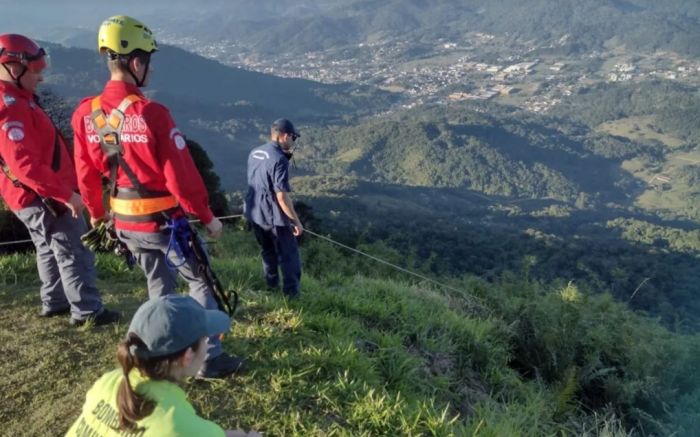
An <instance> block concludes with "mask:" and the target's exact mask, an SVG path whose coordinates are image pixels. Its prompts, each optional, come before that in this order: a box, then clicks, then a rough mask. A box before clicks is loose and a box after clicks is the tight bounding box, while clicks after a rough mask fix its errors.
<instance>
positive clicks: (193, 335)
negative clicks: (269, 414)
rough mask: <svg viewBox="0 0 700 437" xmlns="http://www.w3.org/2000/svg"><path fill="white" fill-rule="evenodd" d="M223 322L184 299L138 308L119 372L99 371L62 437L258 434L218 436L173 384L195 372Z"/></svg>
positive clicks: (221, 432) (162, 299) (119, 351)
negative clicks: (81, 405) (78, 413)
mask: <svg viewBox="0 0 700 437" xmlns="http://www.w3.org/2000/svg"><path fill="white" fill-rule="evenodd" d="M230 325H231V322H230V319H229V318H228V316H227V315H226V314H225V313H223V312H221V311H218V310H206V309H204V308H203V307H202V306H201V305H200V304H199V303H197V301H195V300H194V299H192V298H191V297H189V296H178V295H167V296H163V297H159V298H156V299H152V300H149V301H148V302H146V303H145V304H143V305H142V306H141V307H140V308H139V309H138V310H137V311H136V314H134V318H133V320H132V321H131V325H130V326H129V331H128V333H127V337H126V339H125V340H124V341H122V342H121V343H120V344H119V346H118V348H117V359H118V360H119V364H120V365H121V368H120V369H117V370H113V371H111V372H108V373H106V374H104V375H103V376H102V377H101V378H100V379H99V380H97V382H96V383H95V384H94V385H93V386H92V388H91V389H90V390H89V391H88V393H87V396H86V401H85V404H84V405H83V409H82V412H81V415H80V417H78V420H76V422H75V423H74V424H73V426H71V428H70V429H69V430H68V433H67V437H78V436H83V435H90V436H105V437H108V436H114V437H117V436H141V437H149V436H153V437H154V436H159V437H167V436H226V437H232V436H248V437H255V436H259V435H260V434H258V433H257V432H252V431H251V432H250V433H245V432H242V431H238V430H236V431H224V430H223V429H222V428H221V427H220V426H219V425H217V424H215V423H213V422H210V421H208V420H205V419H203V418H201V417H199V416H198V415H197V413H196V412H195V410H194V408H193V407H192V405H191V404H190V403H189V401H188V400H187V396H186V394H185V392H184V391H183V390H182V389H181V388H180V387H179V386H178V385H177V382H178V381H181V380H182V379H183V378H185V377H188V376H194V375H196V374H197V372H198V371H199V369H200V368H201V367H202V365H203V363H204V360H205V358H206V354H207V347H206V346H207V338H208V337H210V336H214V335H219V334H221V333H224V332H227V331H228V330H229V327H230Z"/></svg>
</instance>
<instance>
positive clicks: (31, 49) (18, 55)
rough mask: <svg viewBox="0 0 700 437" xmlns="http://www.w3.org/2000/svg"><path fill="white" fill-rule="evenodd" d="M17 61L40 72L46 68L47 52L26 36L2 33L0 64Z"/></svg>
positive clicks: (0, 38) (0, 39) (0, 37)
mask: <svg viewBox="0 0 700 437" xmlns="http://www.w3.org/2000/svg"><path fill="white" fill-rule="evenodd" d="M11 62H17V63H20V64H22V65H24V66H25V67H27V68H28V69H29V70H31V71H33V72H35V73H38V72H40V71H41V70H43V69H44V68H46V52H45V51H44V49H42V48H41V47H39V45H38V44H37V43H35V42H34V41H32V40H31V39H29V38H27V37H26V36H22V35H18V34H16V33H6V34H4V35H0V64H8V63H11Z"/></svg>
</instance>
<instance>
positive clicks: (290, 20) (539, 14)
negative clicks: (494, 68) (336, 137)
mask: <svg viewBox="0 0 700 437" xmlns="http://www.w3.org/2000/svg"><path fill="white" fill-rule="evenodd" d="M259 3H260V4H258V5H256V8H253V9H251V8H249V7H248V5H247V3H246V2H244V1H238V2H233V4H232V5H227V7H228V8H233V10H236V8H238V9H240V10H241V13H240V14H235V13H234V14H231V15H223V16H222V15H220V14H217V12H216V11H217V8H216V7H214V8H212V9H213V10H212V12H210V13H209V14H207V13H203V14H202V15H200V16H197V17H194V19H193V18H192V17H188V19H186V20H183V19H173V20H172V21H173V26H181V27H182V28H183V29H185V30H187V31H188V32H189V33H191V34H193V35H197V37H199V38H201V39H203V40H210V41H216V40H219V39H226V40H231V41H240V42H242V43H243V45H244V46H247V47H250V48H252V49H254V50H256V51H258V52H262V53H270V54H287V53H289V52H292V53H298V54H301V53H304V52H307V51H318V50H324V49H329V48H338V47H343V46H352V45H356V44H358V43H372V42H374V41H377V40H379V39H382V38H401V39H406V40H413V41H421V40H424V39H425V40H435V39H438V38H445V39H448V40H449V39H460V38H461V37H462V36H463V34H464V32H465V31H468V32H486V33H491V34H497V35H507V36H508V37H509V38H512V39H518V40H522V41H525V40H537V41H539V42H540V43H545V44H546V43H550V44H552V45H553V46H557V47H559V49H560V50H563V51H564V52H568V53H581V52H586V51H591V50H600V49H602V48H603V47H605V46H621V45H624V46H625V47H627V48H628V49H630V50H670V51H676V52H679V53H682V54H686V55H690V56H695V57H697V56H698V55H700V51H699V49H698V47H697V44H695V41H697V40H698V38H699V37H700V26H699V25H698V19H699V18H700V7H698V5H697V3H694V2H689V1H683V0H672V1H668V2H655V1H651V0H624V1H622V0H584V1H574V0H564V1H562V0H531V1H527V2H522V1H517V0H506V1H498V2H493V1H485V0H469V1H459V0H440V1H424V0H409V1H407V0H391V1H386V0H383V1H380V0H353V1H350V2H347V1H337V0H336V1H326V2H314V4H313V5H309V6H307V7H303V6H300V5H298V4H297V3H294V2H291V3H292V4H289V3H282V4H279V3H278V2H259ZM272 3H274V6H272ZM367 10H372V11H374V12H373V13H372V14H366V13H364V12H365V11H367ZM274 16H281V17H283V18H284V20H282V21H281V22H280V23H279V25H278V26H274V27H272V28H271V27H270V26H267V25H266V23H268V22H269V20H270V17H274ZM212 21H214V22H216V23H217V26H213V27H214V28H215V29H218V31H216V30H214V29H212V26H206V27H205V26H202V23H211V22H212ZM204 29H206V30H204Z"/></svg>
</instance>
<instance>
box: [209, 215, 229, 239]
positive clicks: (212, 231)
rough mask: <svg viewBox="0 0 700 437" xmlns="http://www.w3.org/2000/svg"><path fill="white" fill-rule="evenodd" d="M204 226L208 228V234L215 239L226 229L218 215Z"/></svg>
mask: <svg viewBox="0 0 700 437" xmlns="http://www.w3.org/2000/svg"><path fill="white" fill-rule="evenodd" d="M204 227H205V228H206V230H207V234H209V236H210V237H211V238H213V239H215V240H218V239H219V238H220V237H221V234H222V233H223V231H224V225H222V224H221V220H219V219H218V218H216V217H214V220H212V221H210V222H209V223H207V224H206V225H204Z"/></svg>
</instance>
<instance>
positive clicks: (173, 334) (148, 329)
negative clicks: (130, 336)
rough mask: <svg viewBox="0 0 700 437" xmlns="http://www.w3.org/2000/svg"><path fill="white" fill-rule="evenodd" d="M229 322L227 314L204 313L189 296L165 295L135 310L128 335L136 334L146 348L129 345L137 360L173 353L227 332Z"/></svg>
mask: <svg viewBox="0 0 700 437" xmlns="http://www.w3.org/2000/svg"><path fill="white" fill-rule="evenodd" d="M230 327H231V320H230V319H229V317H228V316H227V315H226V313H224V312H222V311H218V310H205V309H204V307H202V306H201V305H200V304H199V303H197V301H196V300H194V299H192V298H191V297H189V296H178V295H167V296H162V297H159V298H156V299H151V300H149V301H148V302H146V303H144V304H143V305H141V306H140V307H139V309H138V310H136V314H134V318H133V319H132V320H131V324H130V325H129V333H132V332H133V333H134V334H136V335H137V336H138V337H139V338H140V339H141V340H142V341H143V342H144V344H145V345H146V348H145V349H146V350H144V348H143V347H135V346H132V348H133V350H131V352H132V353H133V354H134V355H136V356H138V357H139V358H152V357H160V356H164V355H170V354H174V353H175V352H179V351H182V350H184V349H185V348H187V347H188V346H191V345H192V344H193V343H194V342H196V341H197V340H199V339H200V338H202V337H211V336H213V335H218V334H221V333H222V332H226V331H228V330H229V328H230Z"/></svg>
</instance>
